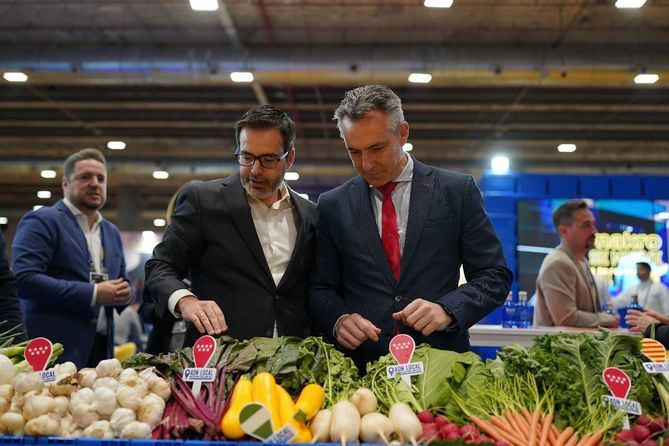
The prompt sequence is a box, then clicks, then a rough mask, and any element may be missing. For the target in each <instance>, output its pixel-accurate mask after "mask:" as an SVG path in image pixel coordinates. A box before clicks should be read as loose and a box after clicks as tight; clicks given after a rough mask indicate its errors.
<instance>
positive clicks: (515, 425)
mask: <svg viewBox="0 0 669 446" xmlns="http://www.w3.org/2000/svg"><path fill="white" fill-rule="evenodd" d="M504 417H505V418H506V420H507V421H508V422H509V424H510V425H511V427H513V431H514V432H518V433H520V426H518V423H517V422H516V418H515V417H514V416H513V415H512V414H511V411H510V410H509V409H507V410H506V411H505V412H504Z"/></svg>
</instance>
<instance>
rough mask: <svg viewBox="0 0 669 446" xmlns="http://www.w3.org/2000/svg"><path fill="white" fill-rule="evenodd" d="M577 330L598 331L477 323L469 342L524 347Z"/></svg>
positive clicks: (614, 331)
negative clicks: (536, 341)
mask: <svg viewBox="0 0 669 446" xmlns="http://www.w3.org/2000/svg"><path fill="white" fill-rule="evenodd" d="M610 331H611V332H613V333H624V334H639V333H632V332H630V331H629V330H628V329H626V328H617V329H611V330H610ZM576 332H592V333H596V332H597V329H595V328H577V327H561V326H560V327H537V326H535V327H531V328H503V327H502V326H500V325H485V324H477V325H474V326H473V327H471V328H470V329H469V342H470V343H471V345H472V346H474V347H504V346H507V345H510V344H520V345H522V346H524V347H530V346H531V345H532V340H533V339H534V338H535V337H537V336H540V335H544V334H556V333H576ZM639 335H640V334H639Z"/></svg>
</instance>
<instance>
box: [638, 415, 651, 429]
mask: <svg viewBox="0 0 669 446" xmlns="http://www.w3.org/2000/svg"><path fill="white" fill-rule="evenodd" d="M636 424H640V425H642V426H648V425H649V424H650V418H648V415H639V417H638V418H637V419H636Z"/></svg>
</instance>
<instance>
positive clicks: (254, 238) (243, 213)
mask: <svg viewBox="0 0 669 446" xmlns="http://www.w3.org/2000/svg"><path fill="white" fill-rule="evenodd" d="M221 196H222V197H223V201H224V202H225V204H226V205H227V207H228V211H229V212H230V216H231V217H232V221H233V222H234V224H235V226H236V227H237V231H238V232H239V235H240V236H241V238H242V240H244V243H245V244H246V246H247V247H248V248H249V251H251V254H253V257H255V258H256V260H257V261H258V264H259V265H260V268H261V269H262V270H263V271H264V272H265V275H266V276H267V278H268V279H270V280H271V282H272V284H274V279H272V274H271V273H270V271H269V266H268V265H267V259H265V253H263V250H262V246H261V245H260V239H258V234H257V233H256V227H255V225H254V224H253V217H251V208H250V207H249V203H248V201H246V192H245V191H244V188H243V187H242V183H241V180H240V178H239V174H236V175H233V176H231V177H228V178H226V179H225V180H224V181H223V184H222V187H221Z"/></svg>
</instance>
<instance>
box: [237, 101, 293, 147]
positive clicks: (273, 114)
mask: <svg viewBox="0 0 669 446" xmlns="http://www.w3.org/2000/svg"><path fill="white" fill-rule="evenodd" d="M245 127H248V128H251V129H254V130H269V129H278V130H279V131H280V132H281V136H282V137H283V151H284V153H285V152H288V151H289V150H290V149H291V148H292V147H293V146H294V145H295V123H294V122H293V120H292V119H290V116H289V115H288V113H286V112H285V111H283V110H279V109H278V108H276V107H272V106H271V105H258V106H257V107H253V108H252V109H251V110H249V111H247V112H246V113H244V116H242V119H240V120H239V121H237V122H236V123H235V141H236V143H237V147H239V134H240V133H241V132H242V129H243V128H245Z"/></svg>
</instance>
